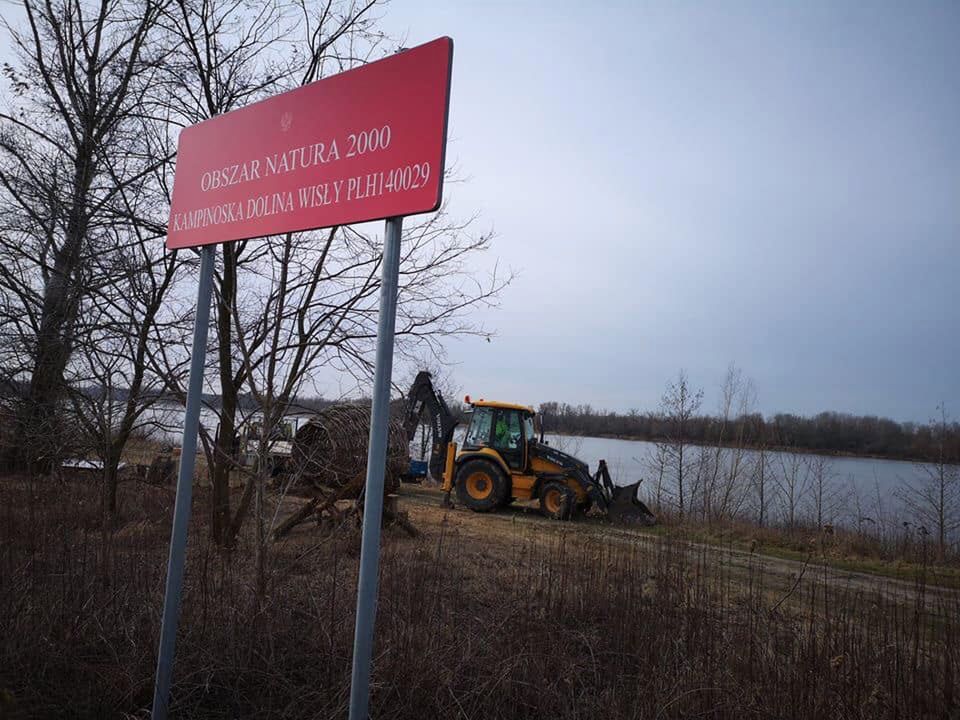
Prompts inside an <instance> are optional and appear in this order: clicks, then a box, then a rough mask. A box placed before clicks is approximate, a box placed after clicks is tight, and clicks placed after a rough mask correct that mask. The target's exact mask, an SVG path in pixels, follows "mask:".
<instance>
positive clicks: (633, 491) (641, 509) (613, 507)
mask: <svg viewBox="0 0 960 720" xmlns="http://www.w3.org/2000/svg"><path fill="white" fill-rule="evenodd" d="M639 487H640V483H638V482H637V483H634V484H633V485H624V486H623V487H615V488H613V490H612V493H611V494H612V497H611V499H610V507H608V508H607V517H609V518H610V521H611V522H614V523H618V524H622V525H645V526H648V527H649V526H650V525H656V523H657V517H656V515H654V514H653V513H652V512H650V508H648V507H647V506H646V505H644V504H643V503H642V502H641V501H640V500H639V499H638V498H637V489H638V488H639Z"/></svg>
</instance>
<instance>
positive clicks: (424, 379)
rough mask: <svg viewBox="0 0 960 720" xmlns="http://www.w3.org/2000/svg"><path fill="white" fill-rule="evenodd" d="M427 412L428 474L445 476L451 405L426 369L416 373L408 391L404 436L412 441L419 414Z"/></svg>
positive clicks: (452, 425)
mask: <svg viewBox="0 0 960 720" xmlns="http://www.w3.org/2000/svg"><path fill="white" fill-rule="evenodd" d="M424 414H426V416H427V418H428V419H429V421H430V428H431V430H432V433H433V446H432V447H431V450H430V474H431V475H432V476H433V478H434V479H436V480H439V479H440V478H442V477H443V476H444V470H445V469H446V466H447V452H448V450H447V449H448V447H449V445H450V442H451V441H452V440H453V431H454V429H455V428H456V427H457V420H456V418H454V416H453V413H451V412H450V408H449V407H447V403H446V401H444V399H443V396H442V395H441V394H440V393H439V392H437V390H436V388H434V387H433V379H432V377H431V375H430V373H428V372H427V371H425V370H422V371H420V372H419V373H417V377H416V378H415V379H414V381H413V385H411V386H410V392H408V393H407V405H406V414H405V417H404V421H403V427H404V430H406V432H407V438H408V439H409V440H410V441H411V442H412V441H413V436H414V434H415V433H416V432H417V426H418V425H419V424H420V420H421V418H423V416H424Z"/></svg>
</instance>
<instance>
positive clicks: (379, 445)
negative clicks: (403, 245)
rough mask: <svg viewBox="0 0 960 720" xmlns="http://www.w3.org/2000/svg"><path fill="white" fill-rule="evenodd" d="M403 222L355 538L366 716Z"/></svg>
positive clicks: (388, 271) (356, 665) (358, 707)
mask: <svg viewBox="0 0 960 720" xmlns="http://www.w3.org/2000/svg"><path fill="white" fill-rule="evenodd" d="M402 226H403V218H399V217H395V218H390V219H388V220H387V227H386V241H385V245H386V246H385V247H384V250H383V270H382V277H383V280H382V282H381V286H380V316H379V318H378V319H377V358H376V365H375V367H374V375H373V407H372V408H371V410H370V447H369V449H368V451H367V484H366V491H365V493H364V503H363V535H362V539H361V543H360V579H359V581H358V584H357V621H356V622H357V624H356V628H355V630H354V635H353V672H352V674H351V681H350V720H367V708H368V705H369V701H370V662H371V655H372V653H373V624H374V620H375V619H376V614H377V580H378V573H379V569H380V525H381V518H382V516H383V485H384V478H383V476H384V472H385V471H386V464H387V430H388V426H389V423H390V377H391V375H392V373H393V334H394V329H395V326H396V318H397V284H398V279H399V275H400V233H401V230H402Z"/></svg>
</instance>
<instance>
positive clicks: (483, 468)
mask: <svg viewBox="0 0 960 720" xmlns="http://www.w3.org/2000/svg"><path fill="white" fill-rule="evenodd" d="M509 496H510V495H509V492H508V489H507V479H506V478H505V477H504V476H503V473H502V472H501V471H500V468H498V467H497V466H496V465H494V464H493V463H492V462H490V461H488V460H481V459H477V460H468V461H467V462H465V463H464V464H463V465H461V466H460V469H459V470H457V497H458V498H460V502H461V503H462V504H464V505H466V506H467V507H468V508H470V509H471V510H473V511H475V512H489V511H490V510H493V509H495V508H496V507H498V506H500V505H501V504H503V502H504V500H505V499H506V498H509Z"/></svg>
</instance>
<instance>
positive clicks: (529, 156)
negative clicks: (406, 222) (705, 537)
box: [385, 0, 960, 420]
mask: <svg viewBox="0 0 960 720" xmlns="http://www.w3.org/2000/svg"><path fill="white" fill-rule="evenodd" d="M385 22H386V24H387V29H388V30H389V31H392V32H398V33H406V34H407V43H406V44H407V45H408V46H414V45H417V44H419V43H421V42H424V41H427V40H430V39H432V38H434V37H436V36H439V35H444V34H445V35H450V36H451V37H453V38H454V42H455V50H454V71H453V95H452V100H451V103H452V106H451V137H452V138H453V143H452V145H451V148H450V157H452V158H454V159H456V160H457V161H458V164H459V166H460V168H461V169H462V171H463V172H464V173H465V174H467V175H469V176H470V177H471V181H470V182H469V183H468V184H466V185H460V186H456V187H453V188H452V189H451V190H450V192H449V197H451V198H452V202H453V207H454V209H455V210H457V211H459V212H461V213H463V214H467V213H469V212H471V211H472V210H474V209H480V210H481V211H482V213H483V219H484V221H485V222H486V223H487V224H489V225H491V226H493V227H494V228H495V230H496V233H497V239H496V242H495V244H494V254H495V255H496V257H497V258H499V260H500V262H501V264H503V265H507V266H509V267H512V268H514V269H516V270H518V271H520V277H519V278H518V280H517V281H516V282H515V283H514V285H513V286H512V287H510V288H509V289H508V290H507V291H506V292H505V293H504V294H503V298H502V305H501V307H500V309H499V310H496V311H493V312H490V313H487V314H485V315H484V320H485V321H486V323H487V324H488V325H489V326H490V327H492V328H495V329H496V330H497V333H498V336H497V337H496V338H495V339H494V340H493V342H491V343H486V342H482V341H477V342H475V341H463V342H458V343H451V344H450V346H449V353H450V359H451V360H452V361H455V362H457V363H459V365H458V367H457V368H456V369H455V371H454V377H455V380H456V382H457V383H458V384H459V385H461V386H462V388H463V390H464V391H466V392H470V393H472V394H473V395H475V396H479V395H485V396H486V397H497V398H501V399H510V400H517V401H523V402H529V403H539V402H541V401H544V400H550V399H556V400H564V401H568V402H572V403H581V402H582V403H591V404H593V405H594V406H596V407H606V408H611V409H620V410H624V409H628V408H631V407H636V408H639V409H641V410H646V409H653V408H655V407H656V405H657V404H658V402H659V399H660V397H661V395H662V393H663V388H664V386H665V384H666V383H667V382H668V381H669V380H670V379H671V378H673V377H675V375H676V373H677V371H678V369H680V368H685V369H686V370H687V372H688V374H689V376H690V378H691V380H692V382H693V383H694V384H695V385H697V386H701V387H703V388H704V390H705V391H706V405H705V407H706V408H707V409H712V407H713V406H714V405H715V403H716V397H717V388H718V386H719V384H720V382H721V379H722V376H723V374H724V371H725V369H726V367H727V365H728V364H729V363H730V362H732V361H733V362H736V363H737V364H738V365H740V366H741V367H742V368H743V370H744V372H745V374H746V375H748V376H750V377H752V378H753V379H754V381H755V383H756V386H757V390H758V395H759V401H760V407H761V409H762V410H763V411H764V412H768V413H769V412H776V411H790V412H800V413H815V412H818V411H820V410H825V409H829V410H841V411H851V412H856V413H878V414H883V415H890V416H893V417H895V418H898V419H915V420H926V419H928V418H929V417H930V416H931V414H932V412H933V410H934V408H935V406H936V404H937V403H938V402H939V401H940V400H941V399H943V400H945V401H946V402H947V403H948V405H950V406H952V407H953V409H954V414H955V416H956V415H960V380H958V372H957V368H958V367H960V336H958V328H960V304H958V299H960V298H958V292H957V291H956V286H957V280H958V270H960V4H958V3H951V2H934V3H916V2H909V3H908V2H903V3H899V4H881V3H834V2H826V3H813V2H804V3H779V2H757V3H729V2H711V3H680V2H668V3H635V2H624V3H606V4H600V3H598V4H596V5H595V4H592V3H582V2H577V3H557V2H543V3H532V2H502V3H496V2H483V3H466V2H427V1H422V2H420V1H415V0H406V1H404V2H401V1H400V0H396V1H395V2H393V3H392V4H391V5H390V6H389V9H388V11H387V15H386V18H385Z"/></svg>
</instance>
